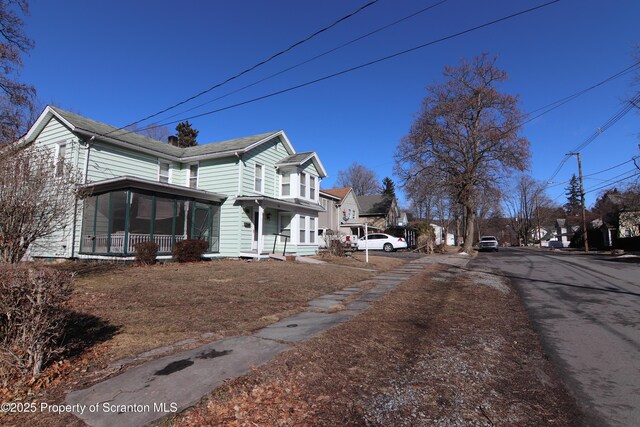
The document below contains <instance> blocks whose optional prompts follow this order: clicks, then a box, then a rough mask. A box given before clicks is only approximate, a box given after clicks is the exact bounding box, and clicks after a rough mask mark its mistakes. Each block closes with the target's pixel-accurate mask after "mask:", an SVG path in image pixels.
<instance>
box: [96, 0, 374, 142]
mask: <svg viewBox="0 0 640 427" xmlns="http://www.w3.org/2000/svg"><path fill="white" fill-rule="evenodd" d="M378 1H379V0H371V1H370V2H369V3H367V4H365V5H364V6H361V7H359V8H358V9H356V10H355V11H354V12H351V13H350V14H348V15H345V16H343V17H342V18H340V19H338V20H337V21H335V22H333V23H332V24H330V25H328V26H326V27H324V28H322V29H320V30H318V31H316V32H315V33H313V34H311V35H309V36H307V37H305V38H304V39H302V40H300V41H297V42H295V43H294V44H292V45H290V46H289V47H287V48H286V49H283V50H281V51H279V52H277V53H274V54H273V55H271V56H270V57H268V58H267V59H265V60H263V61H260V62H258V63H257V64H255V65H253V66H251V67H249V68H247V69H245V70H243V71H241V72H239V73H238V74H235V75H233V76H231V77H229V78H227V79H226V80H224V81H222V82H220V83H217V84H215V85H213V86H211V87H210V88H208V89H205V90H203V91H202V92H199V93H197V94H195V95H193V96H190V97H189V98H186V99H184V100H182V101H180V102H178V103H176V104H173V105H172V106H170V107H167V108H164V109H162V110H160V111H158V112H156V113H153V114H150V115H148V116H147V117H145V118H143V119H140V120H137V121H135V122H133V123H129V124H128V125H126V126H124V127H121V128H118V129H115V130H112V131H110V132H109V133H108V134H107V135H109V134H111V133H113V132H116V131H119V130H122V129H124V128H126V127H129V126H133V125H137V124H138V123H140V122H143V121H145V120H149V119H151V118H153V117H156V116H158V115H160V114H162V113H166V112H167V111H169V110H172V109H174V108H176V107H179V106H180V105H183V104H185V103H187V102H189V101H192V100H194V99H196V98H198V97H200V96H202V95H204V94H206V93H209V92H211V91H212V90H214V89H216V88H218V87H220V86H222V85H224V84H226V83H228V82H230V81H232V80H235V79H237V78H238V77H240V76H243V75H244V74H247V73H249V72H251V71H253V70H255V69H256V68H258V67H260V66H262V65H264V64H266V63H267V62H269V61H271V60H273V59H275V58H277V57H279V56H281V55H283V54H285V53H287V52H289V51H290V50H292V49H294V48H295V47H297V46H300V45H301V44H303V43H306V42H308V41H309V40H311V39H312V38H314V37H316V36H317V35H319V34H322V33H324V32H325V31H327V30H329V29H331V28H333V27H335V26H336V25H338V24H339V23H341V22H343V21H346V20H347V19H349V18H351V17H353V16H355V15H356V14H358V13H360V12H362V11H363V10H365V9H366V8H368V7H370V6H372V5H373V4H375V3H377V2H378Z"/></svg>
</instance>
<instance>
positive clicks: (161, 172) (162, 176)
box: [158, 162, 170, 183]
mask: <svg viewBox="0 0 640 427" xmlns="http://www.w3.org/2000/svg"><path fill="white" fill-rule="evenodd" d="M169 168H170V166H169V163H168V162H158V182H166V183H168V182H169Z"/></svg>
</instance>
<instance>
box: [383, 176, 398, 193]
mask: <svg viewBox="0 0 640 427" xmlns="http://www.w3.org/2000/svg"><path fill="white" fill-rule="evenodd" d="M382 195H383V196H384V197H388V198H393V197H396V185H395V184H394V183H393V181H392V180H391V178H389V177H388V176H387V177H385V178H384V179H383V180H382Z"/></svg>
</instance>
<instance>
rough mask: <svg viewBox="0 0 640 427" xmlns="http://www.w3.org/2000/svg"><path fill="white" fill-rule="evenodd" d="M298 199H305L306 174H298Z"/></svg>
mask: <svg viewBox="0 0 640 427" xmlns="http://www.w3.org/2000/svg"><path fill="white" fill-rule="evenodd" d="M300 197H302V198H304V197H307V174H305V173H301V174H300Z"/></svg>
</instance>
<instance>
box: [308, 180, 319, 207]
mask: <svg viewBox="0 0 640 427" xmlns="http://www.w3.org/2000/svg"><path fill="white" fill-rule="evenodd" d="M311 181H313V183H314V185H313V197H311ZM309 200H311V201H314V202H317V201H318V177H317V176H315V175H309Z"/></svg>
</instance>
